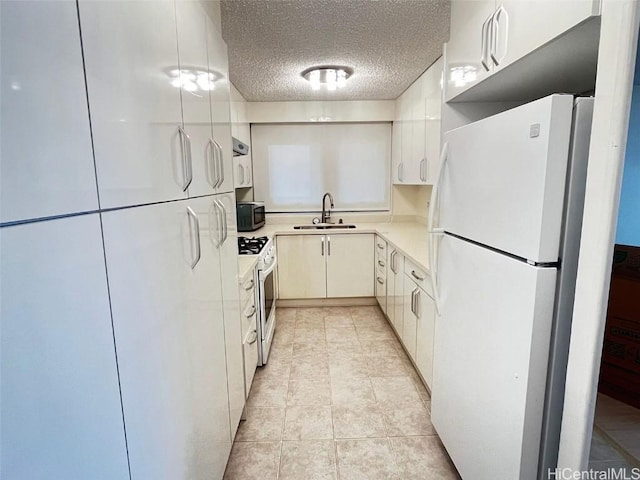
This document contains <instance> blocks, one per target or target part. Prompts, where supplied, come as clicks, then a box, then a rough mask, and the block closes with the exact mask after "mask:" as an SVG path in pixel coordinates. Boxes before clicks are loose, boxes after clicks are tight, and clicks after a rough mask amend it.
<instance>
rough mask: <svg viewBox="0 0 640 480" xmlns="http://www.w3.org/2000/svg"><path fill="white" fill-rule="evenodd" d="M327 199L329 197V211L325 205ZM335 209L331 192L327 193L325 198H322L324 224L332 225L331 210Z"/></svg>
mask: <svg viewBox="0 0 640 480" xmlns="http://www.w3.org/2000/svg"><path fill="white" fill-rule="evenodd" d="M327 197H329V202H330V204H329V210H327V209H325V208H324V205H325V201H326V199H327ZM332 208H333V195H331V194H330V193H329V192H327V193H325V194H324V196H323V197H322V220H321V221H322V223H331V222H330V221H329V220H331V209H332Z"/></svg>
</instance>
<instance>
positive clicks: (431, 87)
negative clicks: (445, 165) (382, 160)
mask: <svg viewBox="0 0 640 480" xmlns="http://www.w3.org/2000/svg"><path fill="white" fill-rule="evenodd" d="M442 65H443V59H442V58H439V59H438V60H436V62H434V63H433V65H431V66H430V67H429V68H428V69H427V70H426V71H425V72H424V73H423V74H422V75H421V76H420V77H419V78H418V79H417V80H416V81H415V82H414V83H413V84H412V85H411V86H410V87H409V88H408V89H407V90H406V91H405V92H404V93H403V94H402V95H401V96H400V97H398V99H397V100H396V120H395V121H394V124H393V141H394V147H393V151H392V154H393V172H392V174H393V183H394V184H407V185H431V184H433V183H434V182H435V180H436V176H437V172H438V170H439V167H438V165H439V160H440V159H439V157H440V109H441V103H442V81H441V78H442Z"/></svg>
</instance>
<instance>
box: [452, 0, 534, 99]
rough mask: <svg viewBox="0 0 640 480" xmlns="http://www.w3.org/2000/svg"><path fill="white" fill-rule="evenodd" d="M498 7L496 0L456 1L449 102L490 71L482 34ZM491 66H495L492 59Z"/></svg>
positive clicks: (453, 0) (453, 8)
mask: <svg viewBox="0 0 640 480" xmlns="http://www.w3.org/2000/svg"><path fill="white" fill-rule="evenodd" d="M495 8H496V2H495V0H473V1H471V0H452V2H451V37H450V38H449V42H448V43H447V55H446V57H447V65H446V68H445V78H444V81H445V85H446V87H445V92H446V100H447V101H448V100H451V99H452V98H454V97H455V96H457V95H459V94H460V93H462V92H464V91H465V90H467V89H468V88H469V87H471V86H472V85H475V84H476V83H478V82H480V81H481V80H483V79H484V78H486V77H487V76H488V75H489V74H490V71H489V70H487V69H486V68H485V67H484V66H483V65H482V36H483V25H485V21H486V20H487V19H488V18H489V17H490V16H491V15H493V12H494V11H495ZM487 23H488V22H487ZM532 25H533V24H532ZM487 41H488V40H487ZM487 65H488V66H489V67H490V66H491V64H490V63H489V62H488V59H487Z"/></svg>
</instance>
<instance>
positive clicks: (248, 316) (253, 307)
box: [244, 305, 256, 318]
mask: <svg viewBox="0 0 640 480" xmlns="http://www.w3.org/2000/svg"><path fill="white" fill-rule="evenodd" d="M255 313H256V306H255V305H251V308H250V309H249V313H245V314H244V316H245V317H247V318H251V317H253V315H254V314H255Z"/></svg>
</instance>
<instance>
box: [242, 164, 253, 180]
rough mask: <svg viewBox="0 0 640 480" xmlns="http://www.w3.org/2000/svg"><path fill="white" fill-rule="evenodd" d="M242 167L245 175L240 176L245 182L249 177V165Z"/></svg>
mask: <svg viewBox="0 0 640 480" xmlns="http://www.w3.org/2000/svg"><path fill="white" fill-rule="evenodd" d="M244 168H245V169H246V172H245V174H246V175H243V176H242V178H243V179H245V180H247V183H249V180H250V179H251V176H250V175H249V167H246V166H245V167H244ZM243 181H244V180H243Z"/></svg>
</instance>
